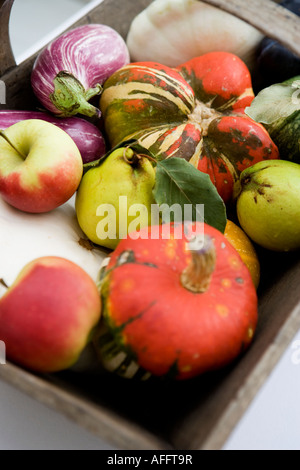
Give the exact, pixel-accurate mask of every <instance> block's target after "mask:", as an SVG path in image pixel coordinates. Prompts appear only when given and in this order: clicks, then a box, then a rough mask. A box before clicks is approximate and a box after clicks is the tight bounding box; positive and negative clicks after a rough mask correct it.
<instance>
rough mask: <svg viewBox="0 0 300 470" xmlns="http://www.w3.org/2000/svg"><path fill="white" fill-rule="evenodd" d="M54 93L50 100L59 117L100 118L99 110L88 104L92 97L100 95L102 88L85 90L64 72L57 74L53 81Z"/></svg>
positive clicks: (72, 76)
mask: <svg viewBox="0 0 300 470" xmlns="http://www.w3.org/2000/svg"><path fill="white" fill-rule="evenodd" d="M53 84H54V92H53V93H52V94H51V95H50V99H51V101H52V103H53V104H54V106H55V107H56V108H57V109H58V110H59V111H60V116H61V117H70V116H74V115H76V114H82V115H84V116H88V117H96V118H100V117H101V111H100V109H98V108H96V107H95V106H93V105H92V104H90V103H89V100H91V99H92V98H93V97H94V96H97V95H100V94H101V92H102V86H101V85H100V84H98V85H96V87H95V88H90V89H89V90H85V88H84V86H83V85H82V83H81V82H80V81H79V80H78V79H77V78H76V77H74V75H72V74H70V73H69V72H66V71H61V72H59V73H58V74H57V75H56V77H55V79H54V80H53Z"/></svg>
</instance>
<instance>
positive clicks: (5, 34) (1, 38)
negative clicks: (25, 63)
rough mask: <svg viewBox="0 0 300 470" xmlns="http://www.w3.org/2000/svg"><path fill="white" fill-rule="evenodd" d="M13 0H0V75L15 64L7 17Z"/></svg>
mask: <svg viewBox="0 0 300 470" xmlns="http://www.w3.org/2000/svg"><path fill="white" fill-rule="evenodd" d="M13 3H14V0H0V76H1V75H3V74H4V72H6V71H7V70H9V69H11V68H13V67H15V66H16V62H15V58H14V55H13V52H12V48H11V43H10V37H9V17H10V12H11V8H12V5H13Z"/></svg>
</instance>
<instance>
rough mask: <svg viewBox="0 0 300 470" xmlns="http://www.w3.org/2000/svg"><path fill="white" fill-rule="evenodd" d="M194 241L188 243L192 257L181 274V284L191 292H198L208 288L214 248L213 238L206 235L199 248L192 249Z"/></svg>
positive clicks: (213, 263) (213, 260) (211, 272)
mask: <svg viewBox="0 0 300 470" xmlns="http://www.w3.org/2000/svg"><path fill="white" fill-rule="evenodd" d="M194 243H195V242H194V241H192V242H190V243H189V249H190V250H191V255H192V259H191V262H190V264H189V265H188V266H187V268H186V269H185V270H184V271H183V273H182V274H181V284H182V285H183V287H185V288H186V289H188V290H190V291H191V292H194V293H197V294H200V293H203V292H206V291H207V289H208V288H209V285H210V281H211V277H212V274H213V272H214V270H215V266H216V249H215V246H214V242H213V239H212V238H211V237H210V236H208V235H206V236H205V237H204V243H203V245H202V247H201V248H200V249H196V250H195V249H193V248H192V246H193V245H194Z"/></svg>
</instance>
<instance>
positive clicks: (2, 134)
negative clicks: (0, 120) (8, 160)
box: [0, 130, 27, 160]
mask: <svg viewBox="0 0 300 470" xmlns="http://www.w3.org/2000/svg"><path fill="white" fill-rule="evenodd" d="M0 137H3V139H4V140H6V142H7V143H8V145H10V146H11V147H12V148H13V149H14V150H15V152H17V154H18V155H20V157H21V158H22V159H23V160H26V158H27V155H24V154H23V153H22V152H20V150H18V149H17V147H15V146H14V144H13V143H12V142H11V141H10V140H9V138H8V137H7V135H6V134H5V132H4V131H3V130H0Z"/></svg>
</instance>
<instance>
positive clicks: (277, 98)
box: [245, 77, 300, 125]
mask: <svg viewBox="0 0 300 470" xmlns="http://www.w3.org/2000/svg"><path fill="white" fill-rule="evenodd" d="M299 78H300V77H295V78H294V79H291V80H288V81H287V82H284V83H277V84H275V85H271V86H269V87H268V88H265V89H263V90H261V91H260V92H259V93H258V95H257V96H256V97H255V98H254V100H253V101H252V103H251V106H249V107H247V108H246V109H245V113H246V114H247V116H249V117H250V118H251V119H254V121H256V122H260V123H262V124H267V125H268V124H273V123H274V122H275V121H278V120H279V119H283V118H287V117H288V116H290V115H291V114H293V113H294V112H295V111H299V110H300V80H299Z"/></svg>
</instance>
